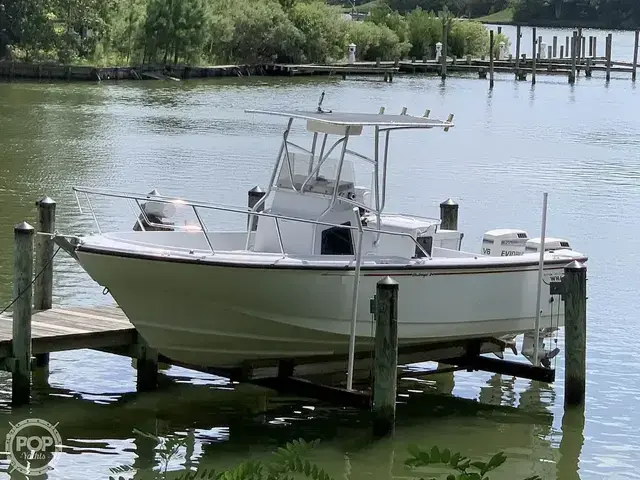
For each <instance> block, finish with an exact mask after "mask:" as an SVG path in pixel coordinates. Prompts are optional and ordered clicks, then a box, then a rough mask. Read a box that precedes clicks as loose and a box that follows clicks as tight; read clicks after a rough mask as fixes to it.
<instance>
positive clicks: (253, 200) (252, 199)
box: [247, 78, 386, 231]
mask: <svg viewBox="0 0 640 480" xmlns="http://www.w3.org/2000/svg"><path fill="white" fill-rule="evenodd" d="M385 80H386V78H385ZM264 196H265V192H264V190H262V189H261V188H260V187H259V186H257V185H256V186H255V187H253V188H252V189H251V190H249V191H248V192H247V207H248V208H249V209H252V208H253V207H255V206H256V204H257V203H258V201H259V200H260V199H261V198H262V197H264ZM263 210H264V203H262V205H260V207H258V211H259V212H261V211H263ZM251 217H253V219H252V218H251ZM258 219H259V217H258V216H255V215H251V214H249V215H247V229H249V228H250V229H251V231H255V230H257V229H258ZM249 223H251V227H249Z"/></svg>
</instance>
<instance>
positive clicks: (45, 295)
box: [33, 197, 56, 370]
mask: <svg viewBox="0 0 640 480" xmlns="http://www.w3.org/2000/svg"><path fill="white" fill-rule="evenodd" d="M36 207H37V209H38V213H37V222H36V229H37V231H38V233H44V234H50V233H53V232H55V229H56V202H55V201H54V200H53V199H52V198H49V197H44V198H41V199H40V200H38V201H37V202H36ZM35 255H36V261H35V268H36V270H35V271H36V272H37V273H39V274H40V275H39V276H38V278H37V279H36V281H35V284H34V287H33V308H34V310H36V311H37V310H49V309H50V308H51V307H52V304H53V240H52V239H51V237H50V236H48V235H36V238H35ZM36 366H37V367H39V368H42V369H44V370H48V367H49V354H48V353H42V354H39V355H36Z"/></svg>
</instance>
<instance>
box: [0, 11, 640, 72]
mask: <svg viewBox="0 0 640 480" xmlns="http://www.w3.org/2000/svg"><path fill="white" fill-rule="evenodd" d="M3 1H4V3H3ZM345 2H346V5H345ZM349 5H351V6H349ZM347 11H349V12H350V11H356V12H360V13H361V14H360V16H359V18H358V19H357V20H356V19H353V18H351V17H350V16H349V15H348V14H347V13H345V12H347ZM364 12H366V15H365V14H364ZM363 17H364V18H363ZM485 23H493V24H498V25H500V24H502V25H513V24H520V25H531V26H538V27H559V28H561V27H570V28H575V27H576V26H582V27H587V28H588V27H593V28H598V27H605V26H613V27H617V28H631V27H633V26H637V25H639V24H640V1H638V0H373V1H364V0H354V2H353V4H352V3H351V0H12V1H7V0H0V76H5V77H12V76H14V75H13V74H14V73H15V65H16V64H18V65H19V67H23V66H25V65H28V66H34V68H35V70H34V72H35V73H33V75H28V76H30V77H31V78H41V76H40V73H39V72H40V70H41V66H49V67H50V66H51V65H56V66H59V67H62V68H67V69H69V68H70V67H73V68H82V67H86V68H94V69H103V68H113V69H116V70H118V69H126V68H138V69H140V68H141V66H150V65H161V66H163V67H162V68H163V69H170V66H171V65H173V66H176V65H187V66H190V68H191V67H193V68H201V67H200V66H207V65H231V66H238V65H245V66H253V67H256V68H257V69H258V71H260V70H261V69H262V68H263V67H264V66H265V65H274V64H286V65H299V64H325V65H331V64H336V63H339V62H344V61H346V52H347V46H348V45H349V44H350V43H354V44H355V45H356V46H357V53H356V58H357V60H358V61H377V60H383V61H384V60H399V59H408V58H418V59H423V58H427V59H433V58H434V57H435V50H436V43H437V42H442V40H443V34H444V31H445V29H446V30H447V38H448V52H447V53H448V56H450V57H454V58H464V57H466V56H468V55H470V56H472V57H476V58H477V57H482V56H486V55H488V53H489V30H488V28H487V27H486V26H485ZM500 42H504V43H505V44H506V45H507V47H509V46H510V41H509V39H508V38H507V37H506V36H505V35H504V34H498V35H496V38H495V45H496V47H495V48H496V52H495V53H496V54H497V50H498V49H499V47H498V45H499V44H500ZM248 72H249V71H248ZM240 74H241V72H240ZM249 74H251V73H250V72H249ZM117 75H118V72H116V78H117ZM17 76H19V75H17ZM49 76H50V77H51V74H49ZM207 76H208V75H207ZM212 76H217V75H212ZM97 77H98V79H99V78H100V75H97ZM63 78H65V77H63ZM66 78H68V79H73V74H72V73H71V71H70V70H69V71H68V72H67V74H66ZM107 78H110V77H107ZM134 78H135V75H134Z"/></svg>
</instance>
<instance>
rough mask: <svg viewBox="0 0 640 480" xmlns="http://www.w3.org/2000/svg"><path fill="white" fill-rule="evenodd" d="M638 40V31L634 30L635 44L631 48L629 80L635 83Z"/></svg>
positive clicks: (639, 37) (639, 38) (639, 34)
mask: <svg viewBox="0 0 640 480" xmlns="http://www.w3.org/2000/svg"><path fill="white" fill-rule="evenodd" d="M639 40H640V30H636V42H635V45H634V47H633V66H632V67H631V80H632V81H634V82H635V81H636V74H637V71H638V42H639Z"/></svg>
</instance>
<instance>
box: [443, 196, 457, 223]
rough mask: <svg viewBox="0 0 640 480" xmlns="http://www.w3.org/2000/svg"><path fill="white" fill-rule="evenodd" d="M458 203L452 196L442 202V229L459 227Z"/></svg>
mask: <svg viewBox="0 0 640 480" xmlns="http://www.w3.org/2000/svg"><path fill="white" fill-rule="evenodd" d="M458 207H459V206H458V204H457V203H456V202H454V201H453V200H452V199H451V198H447V199H446V200H445V201H444V202H442V203H441V204H440V229H441V230H457V229H458Z"/></svg>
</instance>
